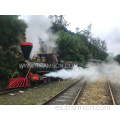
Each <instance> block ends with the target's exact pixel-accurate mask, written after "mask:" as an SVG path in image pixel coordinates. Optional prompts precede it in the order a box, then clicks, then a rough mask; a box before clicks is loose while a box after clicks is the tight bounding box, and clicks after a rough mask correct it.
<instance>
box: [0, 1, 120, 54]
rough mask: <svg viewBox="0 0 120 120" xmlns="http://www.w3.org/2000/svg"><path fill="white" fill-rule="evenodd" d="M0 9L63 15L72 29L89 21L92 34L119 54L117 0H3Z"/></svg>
mask: <svg viewBox="0 0 120 120" xmlns="http://www.w3.org/2000/svg"><path fill="white" fill-rule="evenodd" d="M6 3H7V4H6ZM13 3H14V4H13ZM10 4H12V5H10ZM0 12H1V13H2V14H8V13H9V14H16V15H51V14H52V15H66V16H65V18H66V20H67V21H68V22H70V23H71V24H70V25H69V27H68V29H70V30H71V31H74V32H75V28H76V27H79V28H80V29H84V28H86V27H87V26H88V25H89V24H90V23H91V24H92V34H94V36H95V37H98V36H99V37H100V38H101V39H102V40H106V42H107V48H108V52H112V53H114V55H116V54H118V53H120V0H44V1H43V0H30V1H29V0H25V1H24V0H20V1H19V0H17V1H16V0H3V2H2V4H1V5H0Z"/></svg>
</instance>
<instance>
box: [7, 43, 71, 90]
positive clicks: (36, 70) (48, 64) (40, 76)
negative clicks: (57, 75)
mask: <svg viewBox="0 0 120 120" xmlns="http://www.w3.org/2000/svg"><path fill="white" fill-rule="evenodd" d="M20 46H21V50H22V53H23V56H24V60H21V61H19V62H18V68H17V70H18V71H19V73H20V74H19V75H17V77H16V78H13V76H12V78H10V79H9V85H8V86H7V89H10V88H17V87H30V86H31V83H34V84H35V85H37V84H38V82H39V81H43V82H44V83H46V82H50V81H51V80H52V77H46V76H45V74H47V73H49V72H53V71H57V70H60V69H63V68H65V69H70V68H72V67H73V63H70V62H64V61H61V60H58V59H57V58H58V55H57V54H55V53H40V54H37V57H33V59H32V60H30V59H29V55H30V53H31V50H32V47H33V44H32V43H30V42H22V43H20Z"/></svg>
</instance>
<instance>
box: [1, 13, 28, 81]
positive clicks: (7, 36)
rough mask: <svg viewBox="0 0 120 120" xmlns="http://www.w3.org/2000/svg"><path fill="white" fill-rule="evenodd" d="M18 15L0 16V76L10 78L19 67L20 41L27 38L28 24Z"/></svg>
mask: <svg viewBox="0 0 120 120" xmlns="http://www.w3.org/2000/svg"><path fill="white" fill-rule="evenodd" d="M18 18H19V16H18V15H1V16H0V78H1V80H3V79H8V77H9V76H11V75H12V74H13V72H14V70H15V69H16V68H17V63H18V59H17V56H18V54H19V50H18V48H19V47H18V46H19V44H20V41H21V40H22V41H24V40H25V29H26V28H27V24H26V23H25V22H24V21H23V20H21V19H18Z"/></svg>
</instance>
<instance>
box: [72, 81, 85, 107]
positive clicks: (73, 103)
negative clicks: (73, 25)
mask: <svg viewBox="0 0 120 120" xmlns="http://www.w3.org/2000/svg"><path fill="white" fill-rule="evenodd" d="M85 84H86V82H84V83H83V85H82V87H81V88H80V90H79V91H78V94H77V95H76V97H75V99H74V100H73V102H72V104H71V105H75V103H76V102H77V99H78V97H79V95H80V93H81V92H82V90H83V88H84V86H85Z"/></svg>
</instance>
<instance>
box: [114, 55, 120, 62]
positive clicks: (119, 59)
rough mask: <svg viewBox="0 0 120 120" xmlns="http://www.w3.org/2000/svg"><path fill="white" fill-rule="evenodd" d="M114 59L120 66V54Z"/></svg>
mask: <svg viewBox="0 0 120 120" xmlns="http://www.w3.org/2000/svg"><path fill="white" fill-rule="evenodd" d="M114 59H115V60H116V61H118V63H119V64H120V54H118V55H116V56H115V57H114Z"/></svg>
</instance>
